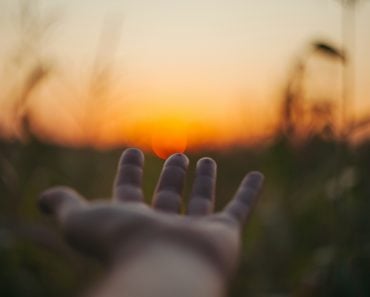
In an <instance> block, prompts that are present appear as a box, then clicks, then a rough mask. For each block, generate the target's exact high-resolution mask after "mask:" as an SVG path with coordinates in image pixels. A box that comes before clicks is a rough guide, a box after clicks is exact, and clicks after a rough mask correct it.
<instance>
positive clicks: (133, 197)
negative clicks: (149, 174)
mask: <svg viewBox="0 0 370 297" xmlns="http://www.w3.org/2000/svg"><path fill="white" fill-rule="evenodd" d="M143 165H144V155H143V153H142V152H141V151H140V150H138V149H134V148H129V149H126V150H125V151H124V152H123V153H122V156H121V159H120V161H119V165H118V170H117V176H116V180H115V185H114V189H113V198H114V199H115V200H117V201H121V202H128V201H130V202H141V201H144V194H143V190H142V179H143Z"/></svg>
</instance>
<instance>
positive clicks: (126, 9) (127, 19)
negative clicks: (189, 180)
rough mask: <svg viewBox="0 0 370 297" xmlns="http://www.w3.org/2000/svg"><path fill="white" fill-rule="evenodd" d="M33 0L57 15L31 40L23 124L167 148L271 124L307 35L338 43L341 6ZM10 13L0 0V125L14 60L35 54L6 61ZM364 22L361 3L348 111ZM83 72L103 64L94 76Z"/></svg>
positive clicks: (87, 139) (368, 84)
mask: <svg viewBox="0 0 370 297" xmlns="http://www.w3.org/2000/svg"><path fill="white" fill-rule="evenodd" d="M38 2H39V5H38V11H39V17H40V19H46V18H47V17H48V16H50V15H56V16H57V17H56V20H57V21H55V22H54V25H53V26H52V28H51V29H50V30H49V31H48V32H47V34H45V36H43V37H42V38H41V41H40V43H39V44H38V47H37V50H38V51H39V52H38V53H37V59H40V60H48V61H51V64H52V68H51V69H52V72H51V74H50V75H49V76H48V78H47V79H46V80H45V81H43V82H42V84H40V85H39V86H38V87H37V88H36V89H35V90H34V91H33V93H32V94H31V96H30V100H29V106H28V109H29V110H31V114H32V119H33V127H34V129H35V131H37V133H39V134H40V135H41V136H42V137H44V138H46V139H49V140H50V139H52V140H53V141H57V142H59V143H67V144H76V143H79V144H83V143H85V144H86V143H90V144H92V145H95V146H101V147H107V146H108V147H109V146H117V145H122V144H128V145H140V146H143V147H150V146H152V145H153V141H154V142H161V143H165V142H166V137H165V136H163V135H173V136H171V139H176V141H174V142H176V143H179V147H181V146H184V143H186V144H187V146H190V147H193V148H194V147H197V146H200V145H203V146H220V145H225V144H231V143H236V142H241V141H243V142H246V143H250V142H253V141H256V140H257V139H263V138H264V137H266V136H268V135H269V134H271V133H272V131H273V128H274V126H275V125H276V122H277V118H278V111H279V103H280V100H281V94H282V90H283V88H284V84H285V83H286V78H287V75H288V73H289V69H290V68H291V66H292V64H293V61H294V59H295V58H296V57H297V56H299V55H300V54H301V53H303V52H304V50H305V47H306V46H307V44H309V42H311V41H312V40H314V39H317V38H320V39H323V40H328V41H330V42H332V43H333V44H334V45H336V46H340V44H341V29H340V28H341V27H340V21H341V19H340V18H341V7H340V5H339V4H338V2H337V1H332V0H327V1H325V0H309V1H308V0H307V1H305V0H285V1H283V2H281V1H276V0H269V1H259V2H258V1H254V2H252V1H245V0H235V1H224V0H213V1H211V0H203V1H199V0H198V1H196V0H188V1H170V0H158V1H150V0H135V1H134V0H126V1H67V0H55V1H46V0H40V1H38ZM34 3H37V1H34ZM35 7H36V6H34V8H35ZM36 11H37V9H36ZM16 15H17V7H16V5H15V2H14V1H11V0H3V1H2V2H1V3H0V33H1V35H2V36H3V42H2V43H1V44H0V60H1V61H3V63H2V65H3V67H2V69H1V70H2V71H1V73H0V78H1V85H0V87H1V88H2V90H3V92H2V94H1V95H0V107H1V109H0V116H1V118H0V126H1V127H2V130H3V131H5V132H7V133H8V134H11V133H13V132H11V131H12V130H14V120H13V119H12V118H11V116H10V115H11V112H10V110H11V108H12V102H13V101H14V99H12V97H16V95H14V93H17V92H20V91H19V89H20V87H19V85H21V84H22V75H24V72H25V71H23V72H22V70H23V69H22V67H25V66H24V65H26V64H27V63H30V64H32V63H34V62H35V60H32V59H29V60H27V59H26V62H24V61H23V64H21V66H22V67H18V68H17V67H15V66H14V65H12V64H11V63H10V61H12V60H10V58H9V57H12V52H13V53H14V48H16V44H17V32H18V31H16V30H17V27H16V26H15V25H14V24H15V23H16V17H15V16H16ZM368 28H370V3H366V2H364V3H361V4H360V5H359V6H358V8H357V17H356V32H357V33H356V40H357V41H356V47H355V49H356V51H355V52H354V59H353V61H354V66H355V68H354V69H355V70H356V71H355V77H356V84H355V89H354V94H353V99H354V100H353V104H352V109H353V110H354V112H353V114H354V115H356V116H361V115H363V114H366V113H367V110H370V81H369V75H368V73H369V71H370V56H369V54H368V53H369V52H370V37H369V36H370V35H369V29H368ZM31 40H32V39H31ZM31 43H32V42H31ZM13 56H14V55H13ZM13 58H14V57H13ZM333 63H334V62H333ZM9 65H10V66H9ZM105 67H106V68H105ZM93 70H95V72H96V73H97V74H99V70H101V71H105V70H108V71H107V72H105V74H103V75H100V76H95V80H94V76H93V75H92V74H93V73H94V71H93ZM340 71H341V66H340V65H338V64H335V63H334V64H332V65H329V67H326V68H325V69H324V70H323V71H322V72H323V74H322V79H319V81H321V82H322V81H325V84H324V88H323V87H322V86H320V84H316V85H314V86H311V87H310V91H311V92H314V93H315V92H316V93H317V94H319V93H320V92H321V91H322V90H323V89H324V91H325V96H329V97H330V96H331V97H333V98H334V97H336V98H337V97H338V96H339V95H340V93H338V90H339V89H340ZM106 73H108V74H109V76H108V75H106ZM333 73H335V75H333ZM314 76H315V75H314ZM326 86H330V88H327V87H326ZM327 90H329V91H328V93H326V92H327ZM328 94H329V95H328ZM333 100H334V99H333ZM174 135H176V137H175V136H174ZM153 139H154V140H153Z"/></svg>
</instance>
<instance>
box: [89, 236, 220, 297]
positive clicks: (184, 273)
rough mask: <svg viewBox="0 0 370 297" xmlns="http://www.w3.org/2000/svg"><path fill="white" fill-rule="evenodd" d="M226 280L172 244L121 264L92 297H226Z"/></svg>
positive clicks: (199, 258) (201, 259)
mask: <svg viewBox="0 0 370 297" xmlns="http://www.w3.org/2000/svg"><path fill="white" fill-rule="evenodd" d="M224 293H225V279H224V277H223V276H222V274H221V273H219V272H218V271H217V269H215V267H214V266H213V265H211V264H210V263H209V261H208V260H206V259H205V258H204V257H203V256H202V255H200V254H197V253H195V252H192V251H191V250H189V249H188V248H183V247H180V246H177V245H171V244H169V243H165V242H163V243H161V244H156V245H154V246H151V247H148V248H146V249H145V251H142V252H140V254H138V255H136V256H133V257H131V258H130V259H125V260H124V261H123V262H122V264H120V263H119V264H118V265H117V266H116V267H115V268H114V269H113V270H112V271H111V272H110V273H109V274H108V275H107V278H106V279H104V280H103V282H102V283H101V284H100V285H99V287H98V288H96V289H94V292H93V293H92V294H91V295H89V296H91V297H222V296H224V295H225V294H224Z"/></svg>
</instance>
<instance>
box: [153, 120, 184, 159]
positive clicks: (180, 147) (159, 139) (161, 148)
mask: <svg viewBox="0 0 370 297" xmlns="http://www.w3.org/2000/svg"><path fill="white" fill-rule="evenodd" d="M186 146H187V133H186V129H185V127H184V124H183V123H180V122H179V121H178V120H176V119H162V120H161V121H160V122H159V123H157V125H156V126H155V127H154V129H153V132H152V137H151V147H152V150H153V152H154V153H155V154H156V155H157V156H158V157H160V158H162V159H166V158H167V157H168V156H170V155H172V154H174V153H183V152H184V151H185V149H186Z"/></svg>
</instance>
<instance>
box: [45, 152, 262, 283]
mask: <svg viewBox="0 0 370 297" xmlns="http://www.w3.org/2000/svg"><path fill="white" fill-rule="evenodd" d="M188 164H189V161H188V158H187V157H186V156H185V155H183V154H175V155H172V156H171V157H169V158H168V159H167V160H166V162H165V164H164V166H163V169H162V172H161V175H160V177H159V180H158V183H157V187H156V190H155V192H154V195H153V202H152V206H149V205H147V204H145V203H144V196H143V190H142V176H143V165H144V155H143V153H142V152H141V151H140V150H138V149H127V150H126V151H124V152H123V154H122V157H121V159H120V162H119V166H118V171H117V176H116V180H115V183H114V190H113V198H112V201H110V202H107V201H96V202H87V201H86V200H85V199H84V198H83V197H81V196H80V195H79V194H78V193H77V192H76V191H75V190H73V189H70V188H67V187H55V188H51V189H49V190H47V191H45V192H44V193H42V195H41V197H40V200H39V205H40V208H41V210H42V211H43V212H45V213H48V214H52V215H54V216H55V217H56V219H57V220H58V222H59V223H60V225H61V227H62V229H63V232H64V234H65V236H66V239H67V240H68V241H69V243H70V244H71V245H72V246H74V247H75V248H77V249H79V250H80V251H82V252H83V253H85V254H89V255H92V256H94V257H98V258H99V259H102V260H103V261H105V262H107V263H112V265H116V264H117V263H120V266H122V265H123V266H124V265H125V263H130V260H129V259H132V258H135V257H137V258H140V255H141V256H143V255H145V253H149V251H150V250H153V247H154V246H161V245H166V246H173V247H174V250H176V249H177V248H180V249H182V250H186V251H189V253H192V254H194V255H197V259H201V260H202V261H204V262H205V263H208V264H207V265H209V266H210V267H212V269H213V270H215V271H217V273H219V275H221V276H222V278H223V279H225V280H226V279H228V278H229V277H230V275H232V273H233V271H234V270H235V267H236V265H237V260H238V255H239V248H240V243H241V239H240V234H241V230H242V227H243V225H244V224H245V223H246V222H247V219H248V217H249V215H250V213H251V210H252V208H253V206H254V204H255V202H256V199H257V197H258V193H259V192H260V190H261V187H262V183H263V176H262V174H261V173H259V172H250V173H248V174H247V175H246V176H245V178H244V179H243V180H242V182H241V184H240V186H239V188H238V190H237V192H236V194H235V195H234V197H233V198H232V199H231V200H230V202H229V203H228V204H227V205H226V207H225V208H224V209H223V210H222V211H221V212H219V213H213V209H214V201H215V185H216V163H215V161H213V160H212V159H210V158H202V159H200V160H199V161H198V162H197V166H196V174H195V179H194V182H193V187H192V192H191V197H190V200H189V201H190V202H189V205H188V208H187V214H186V215H180V214H179V211H180V206H181V201H182V192H183V188H184V180H185V175H186V170H187V168H188ZM126 265H128V264H126Z"/></svg>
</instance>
